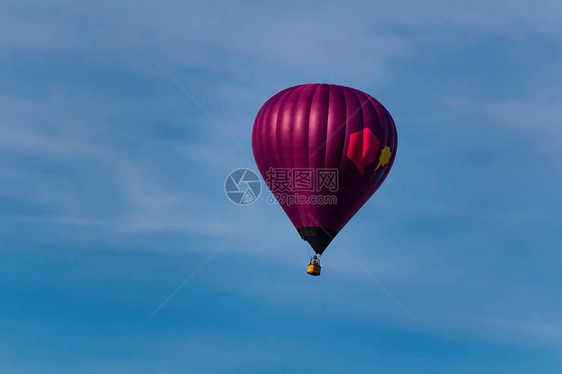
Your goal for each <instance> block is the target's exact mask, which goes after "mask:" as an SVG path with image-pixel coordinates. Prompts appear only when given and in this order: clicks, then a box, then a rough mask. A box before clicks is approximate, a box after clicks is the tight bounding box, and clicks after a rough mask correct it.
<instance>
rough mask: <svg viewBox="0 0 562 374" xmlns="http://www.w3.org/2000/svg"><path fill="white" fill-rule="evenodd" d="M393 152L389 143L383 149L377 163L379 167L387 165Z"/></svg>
mask: <svg viewBox="0 0 562 374" xmlns="http://www.w3.org/2000/svg"><path fill="white" fill-rule="evenodd" d="M391 154H392V153H391V152H390V147H389V146H388V145H387V146H386V147H384V148H383V149H382V151H381V155H380V157H379V164H378V165H377V169H378V168H380V167H381V166H385V165H386V164H388V160H390V155H391ZM377 169H375V170H377Z"/></svg>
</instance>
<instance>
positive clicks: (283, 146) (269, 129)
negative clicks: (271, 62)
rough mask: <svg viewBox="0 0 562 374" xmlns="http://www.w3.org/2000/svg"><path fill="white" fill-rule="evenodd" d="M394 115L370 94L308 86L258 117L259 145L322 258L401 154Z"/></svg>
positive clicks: (270, 178) (313, 266) (312, 268)
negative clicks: (333, 240)
mask: <svg viewBox="0 0 562 374" xmlns="http://www.w3.org/2000/svg"><path fill="white" fill-rule="evenodd" d="M396 146H397V134H396V127H395V125H394V121H393V120H392V117H391V116H390V114H389V113H388V111H387V110H386V109H385V107H384V106H382V104H381V103H379V102H378V101H377V100H375V99H374V98H373V97H371V96H369V95H367V94H366V93H364V92H362V91H359V90H356V89H353V88H349V87H344V86H338V85H333V84H303V85H299V86H295V87H291V88H287V89H285V90H283V91H281V92H279V93H277V94H276V95H274V96H273V97H271V98H270V99H269V100H268V101H267V102H266V103H265V104H264V105H263V106H262V107H261V109H260V111H259V112H258V114H257V116H256V120H255V122H254V128H253V133H252V149H253V152H254V157H255V160H256V163H257V166H258V168H259V171H260V173H261V175H262V177H263V178H264V180H265V181H266V184H267V185H268V187H269V189H270V190H271V192H272V193H273V195H274V196H275V198H276V199H277V201H278V203H279V205H281V207H282V208H283V209H284V211H285V213H286V214H287V216H288V217H289V219H290V220H291V222H292V223H293V225H294V226H295V228H296V229H297V231H298V233H299V234H300V236H301V238H302V239H304V240H306V241H307V242H308V243H309V244H310V246H311V247H312V249H313V250H314V251H315V252H316V255H315V256H314V257H313V258H312V259H311V261H310V263H309V266H308V270H307V272H308V273H309V274H311V275H319V274H320V263H319V260H318V259H319V256H321V255H322V253H323V252H324V250H325V249H326V247H328V245H329V244H330V242H331V241H332V239H333V238H334V237H335V236H336V235H337V234H338V233H339V232H340V230H341V229H342V228H343V227H344V226H345V225H346V223H347V222H348V221H349V220H350V219H351V218H352V217H353V216H354V215H355V213H357V211H358V210H359V209H360V208H361V207H362V206H363V204H365V202H366V201H367V200H368V199H369V198H370V197H371V196H372V195H373V194H374V193H375V192H376V191H377V189H378V188H379V187H380V185H381V184H382V183H383V182H384V180H385V178H386V177H387V176H388V173H389V171H390V168H391V167H392V164H393V161H394V157H395V155H396Z"/></svg>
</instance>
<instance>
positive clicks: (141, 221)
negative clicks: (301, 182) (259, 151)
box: [0, 1, 562, 373]
mask: <svg viewBox="0 0 562 374" xmlns="http://www.w3.org/2000/svg"><path fill="white" fill-rule="evenodd" d="M0 9H1V10H0V49H1V54H0V79H1V80H0V82H1V85H0V205H1V207H2V209H0V223H1V224H0V277H1V282H0V371H2V372H6V373H54V372H56V373H75V372H84V373H154V372H163V373H164V372H165V373H185V372H189V373H215V372H222V373H286V372H292V373H304V372H309V371H310V369H311V368H314V369H315V370H318V371H323V372H355V371H366V372H380V373H412V372H416V373H451V372H455V373H474V372H479V373H498V372H500V373H528V372H537V373H557V372H559V368H560V366H561V365H562V357H561V354H562V339H561V337H562V313H561V310H562V299H561V298H560V295H561V291H562V288H561V284H562V282H561V281H562V272H561V271H560V268H561V266H562V252H561V251H560V250H561V249H562V248H561V244H562V240H561V239H562V235H561V231H562V230H561V228H560V222H561V220H562V192H561V189H560V185H561V182H562V166H561V163H560V160H561V159H562V158H561V156H562V148H561V143H562V130H561V128H562V127H561V126H560V118H561V116H562V109H561V108H562V107H561V106H560V102H561V100H562V89H561V87H562V71H561V70H560V65H561V62H562V43H561V42H560V35H561V34H562V26H561V25H562V22H561V21H562V6H561V5H560V3H558V2H555V1H551V2H521V1H513V2H509V3H503V2H495V3H493V2H488V1H466V2H456V3H455V4H454V5H452V4H450V2H427V3H424V4H420V3H418V2H413V1H407V2H406V1H404V2H400V1H394V2H385V3H383V2H376V3H371V2H353V1H352V2H339V3H338V2H330V1H327V2H326V1H322V2H320V1H317V2H316V1H315V2H306V3H301V2H298V3H297V2H294V3H289V2H282V3H277V4H274V3H265V2H263V3H261V2H243V3H238V2H226V1H225V2H203V1H201V2H166V3H156V2H154V3H143V4H138V3H137V2H115V1H112V2H109V1H100V2H95V3H83V4H77V3H73V2H64V1H57V2H51V3H48V2H37V3H34V2H27V1H18V2H4V3H3V4H2V5H1V8H0ZM153 58H154V59H156V60H157V61H159V62H160V63H161V64H162V65H163V66H165V67H166V69H168V71H169V72H170V73H171V74H173V76H174V77H175V78H176V79H177V80H178V81H179V82H181V84H183V85H184V87H185V88H186V89H188V90H189V91H190V92H191V93H192V94H193V95H194V96H195V97H196V98H197V100H198V101H199V102H200V103H201V104H202V105H203V106H204V107H205V108H207V110H208V111H209V112H210V113H212V115H213V116H215V117H216V118H217V119H218V121H220V123H221V124H222V125H224V127H226V128H227V129H228V131H230V132H231V133H232V134H233V136H234V137H235V138H236V139H238V141H239V142H240V143H241V144H242V145H243V147H245V148H247V149H250V148H251V140H250V136H251V130H252V124H253V120H254V117H255V115H256V113H257V111H258V110H259V108H260V106H261V105H262V104H263V103H264V102H265V101H266V100H267V99H268V98H269V97H270V96H272V95H273V94H275V93H276V92H278V91H280V90H281V89H283V88H286V87H290V86H293V85H296V84H301V83H313V82H326V83H336V84H341V85H346V86H351V87H354V88H358V89H361V90H363V91H365V92H367V93H369V94H372V95H374V96H375V97H376V98H377V99H379V100H380V101H381V102H382V103H383V104H384V105H385V106H386V107H387V109H388V110H389V111H390V113H391V114H392V115H393V117H394V119H395V122H396V124H397V129H398V135H399V148H398V153H397V157H396V161H395V164H394V167H393V169H392V172H391V173H390V176H389V178H388V179H387V180H386V181H385V183H384V185H383V186H382V188H381V189H380V190H379V191H378V192H377V193H376V194H375V196H374V197H373V198H372V199H371V200H370V201H369V202H368V203H367V204H366V205H365V206H364V207H363V209H362V210H361V211H360V212H359V213H358V214H357V215H356V216H355V217H354V219H353V220H352V221H351V222H350V223H349V224H348V225H347V227H346V228H345V229H344V230H343V231H342V232H341V233H340V235H339V236H338V239H339V242H340V243H341V244H342V245H343V246H344V247H345V248H346V249H347V250H348V251H349V252H350V253H352V254H353V256H355V257H356V258H357V259H358V260H359V261H360V262H361V264H363V266H364V267H365V268H367V269H368V270H369V271H370V272H371V273H372V274H373V275H374V276H375V277H376V278H377V279H378V280H379V281H380V283H381V284H383V285H384V286H385V287H386V288H387V289H388V290H389V292H391V293H392V295H394V297H395V298H396V299H397V300H399V301H400V303H401V304H402V305H404V307H405V308H406V309H407V310H408V311H409V313H410V314H411V315H412V316H413V319H410V318H408V317H407V316H406V315H405V314H404V313H403V312H402V311H401V310H400V308H398V307H397V305H395V304H394V303H393V302H392V301H391V300H390V299H389V298H388V297H387V296H386V295H385V293H384V292H383V291H381V289H380V288H378V287H377V285H376V284H374V283H373V282H372V281H371V280H370V279H369V278H368V277H367V276H366V275H365V274H364V273H363V272H362V271H361V269H360V268H358V267H357V266H356V264H355V263H354V262H353V261H352V260H351V259H350V258H349V257H348V256H347V255H346V253H345V251H343V250H342V249H341V248H340V247H339V246H338V245H332V246H330V248H328V250H327V251H326V253H325V255H324V256H323V258H322V260H323V261H322V265H323V270H322V271H323V274H322V276H321V277H319V278H312V277H309V276H307V275H306V274H305V265H306V263H307V261H308V252H307V249H306V246H305V245H304V242H303V241H302V240H300V238H299V237H298V234H297V233H296V230H294V228H293V227H292V225H291V224H290V222H289V220H288V219H287V218H286V217H285V215H284V213H283V211H282V210H281V209H280V208H279V207H278V206H270V205H268V204H267V203H266V199H265V197H266V196H264V195H262V196H261V197H260V199H259V200H258V201H257V202H255V203H254V204H252V205H250V206H246V207H240V206H236V205H234V204H232V203H230V202H229V201H228V199H227V198H226V196H225V194H224V190H223V184H224V181H225V178H226V176H227V175H228V173H229V172H230V171H232V170H233V169H236V168H240V167H249V168H252V169H254V170H256V167H255V162H254V160H253V158H252V157H249V156H248V155H247V154H246V153H245V152H243V151H242V150H241V149H240V148H239V147H238V146H237V145H236V144H235V143H234V142H233V141H232V140H231V139H230V138H229V137H228V136H227V135H225V133H224V132H223V131H222V130H221V129H220V128H219V127H218V126H217V125H216V124H215V123H214V122H213V121H212V120H211V119H210V118H209V117H208V116H207V115H206V114H205V113H204V112H202V111H201V110H200V108H198V107H197V106H196V105H195V104H194V103H193V102H192V101H191V100H190V98H189V97H187V96H186V95H185V94H184V93H183V92H182V91H181V90H180V89H179V88H178V87H177V86H176V85H175V84H174V83H173V82H172V81H171V80H170V79H169V78H168V77H167V76H166V75H165V74H164V73H163V72H162V70H161V69H159V67H158V66H157V65H156V64H155V62H154V61H153ZM405 62H407V64H406V65H404V67H403V68H402V69H401V70H400V71H399V72H398V73H397V74H395V72H396V70H397V69H398V68H399V67H400V66H402V65H403V64H404V63H405ZM389 78H392V79H389ZM383 86H384V87H383ZM381 87H382V89H381ZM243 222H246V225H245V226H244V227H243V228H242V229H240V230H239V231H237V232H236V233H235V234H234V235H232V237H231V239H230V240H229V241H228V242H227V243H226V244H225V245H224V247H223V248H222V249H221V251H220V252H218V253H217V254H216V256H214V257H213V258H212V259H210V260H209V261H208V262H207V263H206V265H205V266H204V267H203V268H201V269H200V271H199V272H198V273H197V274H196V275H195V276H194V277H193V278H192V279H191V280H190V281H189V282H188V283H187V284H186V286H185V287H184V288H182V289H181V290H180V291H179V292H177V294H176V295H175V297H173V298H172V299H171V300H170V301H169V302H168V303H167V304H166V305H165V306H164V307H163V308H162V309H161V310H160V311H159V313H157V314H156V315H155V316H154V317H153V318H152V319H150V320H149V321H147V322H145V321H146V319H147V318H148V317H149V316H150V315H151V313H153V311H154V310H155V309H156V308H157V307H158V306H159V305H160V304H161V303H162V302H163V301H164V300H165V299H166V298H167V297H168V295H170V294H171V293H172V292H173V291H174V290H175V289H176V287H178V285H180V284H181V283H182V282H183V281H184V280H185V279H186V278H187V277H188V276H189V275H190V274H191V273H192V272H193V271H194V270H195V269H196V268H197V267H198V266H199V265H200V264H201V263H202V262H203V261H204V260H205V259H206V258H207V257H208V256H209V255H210V254H211V253H212V252H213V251H214V250H215V249H216V248H217V247H219V245H220V244H221V243H222V242H223V241H224V240H225V239H226V238H227V237H228V236H229V235H230V234H231V233H232V232H234V231H235V230H237V228H238V227H239V226H240V224H241V223H243Z"/></svg>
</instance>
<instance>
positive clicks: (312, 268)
mask: <svg viewBox="0 0 562 374" xmlns="http://www.w3.org/2000/svg"><path fill="white" fill-rule="evenodd" d="M321 269H322V267H321V266H320V261H319V260H318V257H316V256H314V257H312V258H311V259H310V263H309V264H308V266H307V268H306V273H307V274H310V275H312V276H315V277H317V276H319V275H320V270H321Z"/></svg>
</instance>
